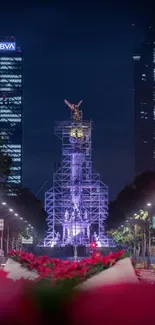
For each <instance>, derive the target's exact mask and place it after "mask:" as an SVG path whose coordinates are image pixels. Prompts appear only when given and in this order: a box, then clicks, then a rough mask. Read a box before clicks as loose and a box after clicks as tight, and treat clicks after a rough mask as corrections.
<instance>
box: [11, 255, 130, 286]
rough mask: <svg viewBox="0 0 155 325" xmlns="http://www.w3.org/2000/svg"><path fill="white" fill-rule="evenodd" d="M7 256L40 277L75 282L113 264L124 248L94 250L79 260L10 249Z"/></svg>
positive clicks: (119, 257)
mask: <svg viewBox="0 0 155 325" xmlns="http://www.w3.org/2000/svg"><path fill="white" fill-rule="evenodd" d="M9 256H10V257H11V258H12V259H13V260H14V261H16V262H18V263H20V264H21V265H22V266H24V267H26V268H27V269H29V270H33V271H35V272H37V273H38V274H39V276H40V277H41V278H46V279H50V280H51V279H52V280H53V281H54V282H60V281H64V280H65V279H71V280H73V279H74V281H75V282H76V284H78V283H80V282H82V281H84V280H86V279H88V278H90V277H91V276H93V275H95V274H97V273H99V272H101V271H103V270H104V269H107V268H109V267H111V266H112V265H114V264H115V263H116V262H117V261H118V260H119V259H121V258H123V257H124V256H125V250H122V251H119V252H117V253H114V254H113V253H110V254H109V255H108V256H102V255H101V254H100V253H98V252H94V253H93V254H92V256H91V257H90V258H84V259H82V260H81V261H80V262H75V261H73V262H71V261H68V260H66V261H63V260H60V259H56V258H54V259H53V258H50V257H48V256H41V257H35V256H34V255H33V254H28V253H26V252H22V251H11V252H10V254H9Z"/></svg>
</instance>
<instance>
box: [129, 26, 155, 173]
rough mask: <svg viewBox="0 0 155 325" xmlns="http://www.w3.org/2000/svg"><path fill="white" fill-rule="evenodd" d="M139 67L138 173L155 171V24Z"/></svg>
mask: <svg viewBox="0 0 155 325" xmlns="http://www.w3.org/2000/svg"><path fill="white" fill-rule="evenodd" d="M133 59H134V66H135V87H134V103H135V172H136V174H139V173H142V172H145V171H147V170H155V27H154V26H149V27H148V29H147V34H146V37H145V41H144V43H143V45H142V47H141V50H140V51H139V53H136V54H135V55H134V56H133Z"/></svg>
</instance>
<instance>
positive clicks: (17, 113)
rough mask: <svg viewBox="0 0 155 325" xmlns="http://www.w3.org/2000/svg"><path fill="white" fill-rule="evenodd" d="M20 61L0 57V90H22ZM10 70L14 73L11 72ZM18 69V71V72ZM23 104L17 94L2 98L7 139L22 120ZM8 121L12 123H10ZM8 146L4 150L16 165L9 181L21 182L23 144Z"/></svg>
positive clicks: (0, 119) (0, 117)
mask: <svg viewBox="0 0 155 325" xmlns="http://www.w3.org/2000/svg"><path fill="white" fill-rule="evenodd" d="M19 61H20V62H21V61H22V58H5V57H0V91H6V92H9V91H11V92H12V91H14V89H15V87H18V91H20V89H21V86H22V75H21V74H20V73H19V71H20V70H21V71H22V66H21V65H19V64H18V62H19ZM2 70H3V71H2ZM4 70H5V71H4ZM10 70H11V72H12V73H10ZM16 71H18V73H17V74H16ZM21 90H22V89H21ZM10 104H12V105H13V106H12V107H11V109H10V110H9V112H8V105H10ZM21 104H22V98H21V96H16V97H14V96H12V97H11V98H10V97H9V98H5V99H4V98H2V97H1V98H0V122H2V123H3V124H4V123H6V127H3V129H4V128H5V129H6V132H3V139H5V140H8V141H10V137H9V136H8V135H7V131H8V134H9V129H10V127H13V126H14V127H16V126H17V125H19V124H21V122H22V120H21V107H20V106H21ZM15 105H17V110H16V108H15ZM5 108H6V110H5ZM19 109H20V110H19ZM11 113H12V114H11ZM8 123H11V124H10V125H8ZM13 124H14V125H13ZM5 133H6V134H5ZM8 141H7V142H8ZM21 141H22V139H21ZM7 148H8V145H6V146H5V147H4V146H3V152H4V153H9V155H10V156H11V158H12V162H13V165H14V166H13V167H14V168H15V169H11V175H10V176H9V177H8V182H9V183H10V182H11V183H13V182H14V183H20V182H21V158H22V151H21V146H20V151H19V150H15V148H14V146H12V148H11V149H10V148H9V149H7ZM10 150H12V152H10ZM18 165H20V166H18ZM17 173H18V175H17Z"/></svg>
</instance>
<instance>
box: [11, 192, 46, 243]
mask: <svg viewBox="0 0 155 325" xmlns="http://www.w3.org/2000/svg"><path fill="white" fill-rule="evenodd" d="M16 194H17V195H16V196H11V197H9V198H8V197H7V198H6V200H7V202H8V201H9V204H10V206H12V208H13V209H15V211H18V213H19V215H21V216H22V217H23V218H24V219H26V220H27V221H28V222H29V223H30V224H32V225H33V227H34V231H35V232H36V233H37V236H39V237H40V236H44V233H45V231H46V217H47V214H46V212H45V210H44V208H43V205H42V202H41V201H40V200H39V199H38V198H37V197H36V196H35V195H34V194H33V193H32V192H31V191H30V189H28V188H19V189H17V192H16Z"/></svg>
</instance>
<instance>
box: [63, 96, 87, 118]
mask: <svg viewBox="0 0 155 325" xmlns="http://www.w3.org/2000/svg"><path fill="white" fill-rule="evenodd" d="M64 102H65V104H66V105H67V106H68V107H69V108H71V110H72V111H73V118H74V120H76V121H79V120H80V114H79V106H80V105H81V104H82V102H83V100H80V102H79V103H78V104H77V105H75V104H71V103H69V102H68V101H67V100H66V99H65V100H64Z"/></svg>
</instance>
